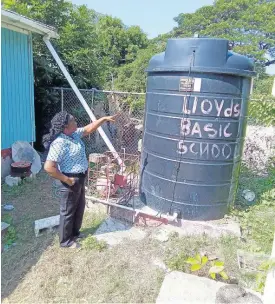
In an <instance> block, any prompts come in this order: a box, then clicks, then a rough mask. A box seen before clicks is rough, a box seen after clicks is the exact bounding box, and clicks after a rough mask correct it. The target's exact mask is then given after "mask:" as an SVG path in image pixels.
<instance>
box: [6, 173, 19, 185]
mask: <svg viewBox="0 0 275 304" xmlns="http://www.w3.org/2000/svg"><path fill="white" fill-rule="evenodd" d="M21 182H22V179H21V178H20V177H17V176H16V177H13V176H10V175H8V176H6V177H5V183H6V184H7V185H8V186H10V187H13V186H18V185H19V184H20V183H21Z"/></svg>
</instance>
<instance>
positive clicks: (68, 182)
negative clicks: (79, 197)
mask: <svg viewBox="0 0 275 304" xmlns="http://www.w3.org/2000/svg"><path fill="white" fill-rule="evenodd" d="M65 183H66V184H67V185H69V186H70V187H72V186H73V185H74V184H75V179H74V178H73V177H68V178H66V182H65Z"/></svg>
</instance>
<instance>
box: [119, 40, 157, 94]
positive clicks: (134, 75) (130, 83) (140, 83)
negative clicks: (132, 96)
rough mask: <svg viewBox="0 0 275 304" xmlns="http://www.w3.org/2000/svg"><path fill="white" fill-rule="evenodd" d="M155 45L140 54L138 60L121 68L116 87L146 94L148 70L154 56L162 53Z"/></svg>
mask: <svg viewBox="0 0 275 304" xmlns="http://www.w3.org/2000/svg"><path fill="white" fill-rule="evenodd" d="M161 50H162V49H161V48H160V47H159V48H157V47H156V46H155V45H151V46H149V47H148V48H147V49H144V50H141V51H140V52H139V53H138V56H137V58H136V60H135V61H134V62H132V63H129V64H126V65H124V66H123V67H121V68H119V69H118V71H117V77H116V81H115V87H116V88H117V89H119V90H122V91H128V92H145V89H146V72H145V70H146V68H147V66H148V63H149V60H150V59H151V58H152V56H153V55H155V54H156V53H158V52H159V51H161Z"/></svg>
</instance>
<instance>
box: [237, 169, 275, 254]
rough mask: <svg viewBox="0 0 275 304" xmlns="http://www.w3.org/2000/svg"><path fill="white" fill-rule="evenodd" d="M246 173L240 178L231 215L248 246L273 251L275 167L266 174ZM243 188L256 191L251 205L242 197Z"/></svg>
mask: <svg viewBox="0 0 275 304" xmlns="http://www.w3.org/2000/svg"><path fill="white" fill-rule="evenodd" d="M244 176H245V178H242V179H241V180H240V185H239V190H238V196H237V200H236V207H235V208H234V209H233V210H232V215H233V216H235V217H237V218H238V220H239V222H240V225H241V228H242V234H243V238H244V239H245V241H246V243H247V246H246V247H247V249H248V250H249V251H252V252H262V253H265V254H270V253H271V250H272V242H273V238H274V231H275V220H274V219H275V169H274V168H273V169H270V170H269V174H268V176H266V177H255V176H253V175H249V172H247V171H246V172H245V174H244ZM244 189H249V190H251V191H253V192H254V193H255V194H256V199H255V202H254V203H253V204H252V205H248V204H247V202H246V201H245V200H244V198H243V197H242V195H241V193H242V191H243V190H244Z"/></svg>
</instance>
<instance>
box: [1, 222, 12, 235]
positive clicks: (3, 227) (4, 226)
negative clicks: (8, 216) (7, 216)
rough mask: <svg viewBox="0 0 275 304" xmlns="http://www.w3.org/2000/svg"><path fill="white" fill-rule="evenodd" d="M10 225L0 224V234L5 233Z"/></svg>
mask: <svg viewBox="0 0 275 304" xmlns="http://www.w3.org/2000/svg"><path fill="white" fill-rule="evenodd" d="M9 226H10V224H7V223H5V222H1V233H3V232H5V231H6V230H7V229H8V228H9Z"/></svg>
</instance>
